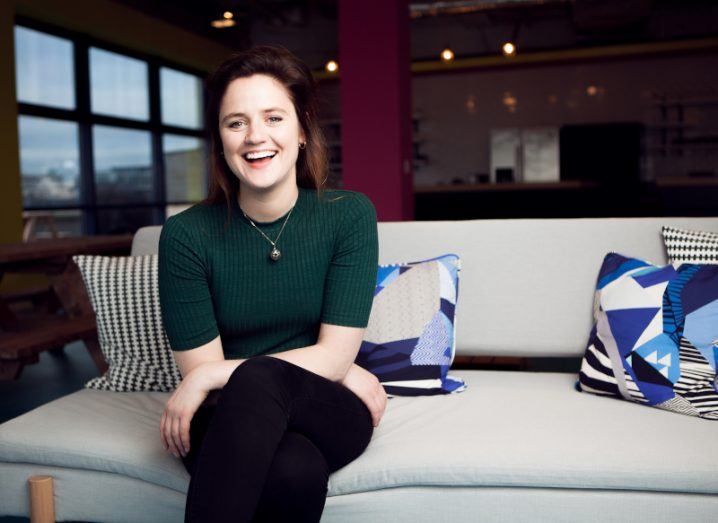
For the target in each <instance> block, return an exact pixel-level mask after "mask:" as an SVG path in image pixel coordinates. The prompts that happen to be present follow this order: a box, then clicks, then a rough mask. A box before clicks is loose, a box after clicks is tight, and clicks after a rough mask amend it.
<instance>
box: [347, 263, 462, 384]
mask: <svg viewBox="0 0 718 523" xmlns="http://www.w3.org/2000/svg"><path fill="white" fill-rule="evenodd" d="M460 265H461V264H460V260H459V257H458V256H456V255H455V254H446V255H443V256H439V257H437V258H432V259H430V260H424V261H418V262H411V263H401V264H395V265H380V266H379V272H378V277H377V286H376V290H375V292H374V302H373V304H372V309H371V315H370V316H369V325H368V326H367V328H366V331H365V333H364V341H363V342H362V345H361V348H360V349H359V354H358V355H357V358H356V363H357V365H360V366H362V367H364V368H365V369H367V370H369V371H370V372H372V373H374V374H375V375H376V376H377V377H378V378H379V381H380V382H381V383H382V385H383V386H384V389H385V390H386V392H387V394H389V395H396V396H428V395H435V394H450V393H453V392H461V391H463V390H464V389H465V388H466V385H465V383H464V382H463V380H461V379H458V378H453V377H451V376H449V368H450V367H451V363H452V362H453V361H454V353H455V347H456V338H455V330H454V324H455V311H456V299H457V297H458V284H459V270H460Z"/></svg>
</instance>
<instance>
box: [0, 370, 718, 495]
mask: <svg viewBox="0 0 718 523" xmlns="http://www.w3.org/2000/svg"><path fill="white" fill-rule="evenodd" d="M455 372H456V375H457V377H459V378H462V379H464V380H465V381H466V383H467V385H468V388H467V390H466V391H465V392H464V393H462V394H447V395H438V396H423V397H395V398H393V399H391V400H390V401H389V403H388V406H387V410H386V413H385V415H384V417H383V418H382V421H381V423H380V424H379V427H377V428H376V430H375V432H374V436H373V438H372V441H371V443H370V444H369V447H368V448H367V450H366V451H365V452H364V454H362V455H361V456H360V457H359V458H358V459H357V460H355V461H353V462H352V463H350V464H349V465H347V466H346V467H344V468H342V469H340V470H338V471H337V472H335V473H334V474H332V475H331V477H330V482H329V487H330V488H329V495H330V496H334V495H338V494H348V493H356V492H365V491H372V490H377V489H383V488H390V487H399V486H422V485H424V486H516V487H556V488H571V489H573V488H579V489H584V488H585V489H626V490H633V491H641V490H643V491H667V492H690V493H706V494H718V453H716V452H715V451H714V447H715V441H716V439H718V424H715V423H706V422H705V421H703V420H701V419H698V418H693V417H689V416H675V415H673V414H671V413H669V412H665V411H662V410H659V409H639V408H636V407H635V406H634V405H631V404H630V403H628V402H624V401H610V400H607V399H605V398H601V397H598V396H594V395H590V394H580V393H578V392H576V391H575V390H574V389H573V382H574V380H575V376H574V375H572V374H559V373H529V372H501V371H465V370H460V371H455ZM168 397H169V393H158V392H143V393H115V392H108V391H98V390H90V389H84V390H81V391H78V392H76V393H73V394H71V395H68V396H65V397H63V398H60V399H58V400H55V401H53V402H50V403H48V404H46V405H43V406H41V407H39V408H38V409H35V410H33V411H31V412H28V413H26V414H23V415H22V416H19V417H17V418H15V419H13V420H10V421H8V422H6V423H5V424H3V425H1V426H0V461H5V462H19V463H37V464H42V465H50V466H57V467H69V468H78V469H90V470H100V471H106V472H114V473H117V474H124V475H127V476H130V477H134V478H137V479H142V480H144V481H148V482H151V483H155V484H158V485H161V486H165V487H168V488H172V489H175V490H179V491H186V489H187V485H188V481H189V476H188V474H187V473H186V471H185V470H184V467H183V466H182V464H181V462H180V460H179V459H177V458H175V457H173V456H172V455H170V454H169V453H167V452H166V451H165V450H164V449H163V447H162V443H161V441H160V437H159V430H158V427H159V419H160V415H161V413H162V409H163V408H164V402H165V401H166V400H167V398H168ZM645 438H650V444H648V445H647V444H646V443H645ZM687 442H689V444H688V443H687Z"/></svg>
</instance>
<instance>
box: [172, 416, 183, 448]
mask: <svg viewBox="0 0 718 523" xmlns="http://www.w3.org/2000/svg"><path fill="white" fill-rule="evenodd" d="M172 443H174V446H175V448H176V449H177V454H176V456H177V457H180V456H182V455H184V450H183V448H182V438H181V437H180V418H179V416H175V417H174V418H172Z"/></svg>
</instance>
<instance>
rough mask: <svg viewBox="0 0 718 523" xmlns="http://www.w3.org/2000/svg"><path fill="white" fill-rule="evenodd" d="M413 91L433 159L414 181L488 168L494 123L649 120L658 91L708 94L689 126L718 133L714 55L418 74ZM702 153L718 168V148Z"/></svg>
mask: <svg viewBox="0 0 718 523" xmlns="http://www.w3.org/2000/svg"><path fill="white" fill-rule="evenodd" d="M592 85H593V86H595V87H596V89H597V94H596V95H594V96H589V95H588V94H587V88H588V87H589V86H592ZM412 89H413V102H414V112H415V113H420V114H421V115H423V122H422V124H421V127H420V135H421V136H422V137H423V138H424V139H425V140H426V143H425V145H424V146H423V152H424V153H425V154H426V155H427V156H428V157H429V165H427V166H425V167H422V168H420V169H418V170H416V172H415V183H416V184H417V185H426V184H435V183H441V182H449V181H451V180H452V179H453V178H456V177H460V178H467V177H468V176H469V175H470V174H474V173H487V174H488V172H489V132H490V130H491V129H492V128H498V127H518V128H524V127H546V126H557V127H558V126H561V125H563V124H570V123H598V122H616V121H640V122H644V123H646V124H652V123H656V122H657V121H658V115H659V109H658V108H657V107H656V105H655V103H654V99H655V95H661V94H668V95H669V96H673V97H674V98H675V97H688V98H700V99H704V100H707V102H706V104H705V105H703V106H700V107H698V106H686V108H685V111H686V112H685V119H686V120H687V122H688V124H689V125H693V128H687V129H686V132H689V133H690V132H693V133H697V135H706V134H711V133H712V135H713V136H718V113H717V109H718V54H715V53H714V54H703V55H694V56H674V57H656V58H639V59H631V60H620V61H613V62H604V63H590V64H577V65H572V64H568V65H553V66H539V67H530V68H521V69H504V70H498V69H495V70H487V71H476V72H469V73H452V74H447V73H442V74H434V75H425V76H415V77H414V79H413V83H412ZM509 98H514V99H515V101H516V107H515V111H513V112H512V111H510V110H509V108H508V107H507V106H506V105H505V103H504V101H505V100H507V99H509ZM710 100H712V101H713V102H712V105H711V102H710ZM472 106H473V109H472ZM673 118H674V119H675V115H674V116H673ZM655 134H656V133H655V132H654V136H655ZM698 149H700V148H698ZM699 152H700V154H697V155H694V157H693V159H692V160H691V161H692V162H693V164H692V165H697V166H698V167H692V168H694V169H696V168H700V166H701V165H703V166H704V167H703V168H705V169H713V170H714V171H718V157H716V147H714V148H713V149H712V153H711V151H706V150H705V148H703V149H701V150H700V151H699ZM709 153H710V154H709ZM669 160H670V159H669ZM674 160H676V159H675V158H674ZM685 164H686V160H685V158H683V159H678V160H677V161H672V162H670V161H669V162H666V161H665V160H659V162H658V164H656V165H653V166H651V165H649V166H648V168H649V169H648V172H647V173H646V175H647V177H649V178H650V177H651V176H652V175H653V174H655V175H657V176H662V175H663V176H667V175H680V174H684V173H682V172H680V171H681V170H682V169H686V168H688V167H686V165H685Z"/></svg>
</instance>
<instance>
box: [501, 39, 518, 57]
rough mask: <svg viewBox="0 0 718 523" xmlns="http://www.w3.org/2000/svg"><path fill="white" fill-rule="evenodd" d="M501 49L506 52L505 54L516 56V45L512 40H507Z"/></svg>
mask: <svg viewBox="0 0 718 523" xmlns="http://www.w3.org/2000/svg"><path fill="white" fill-rule="evenodd" d="M501 51H502V52H503V53H504V56H515V55H516V46H515V45H514V44H513V43H511V42H506V43H505V44H504V45H502V46H501Z"/></svg>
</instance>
